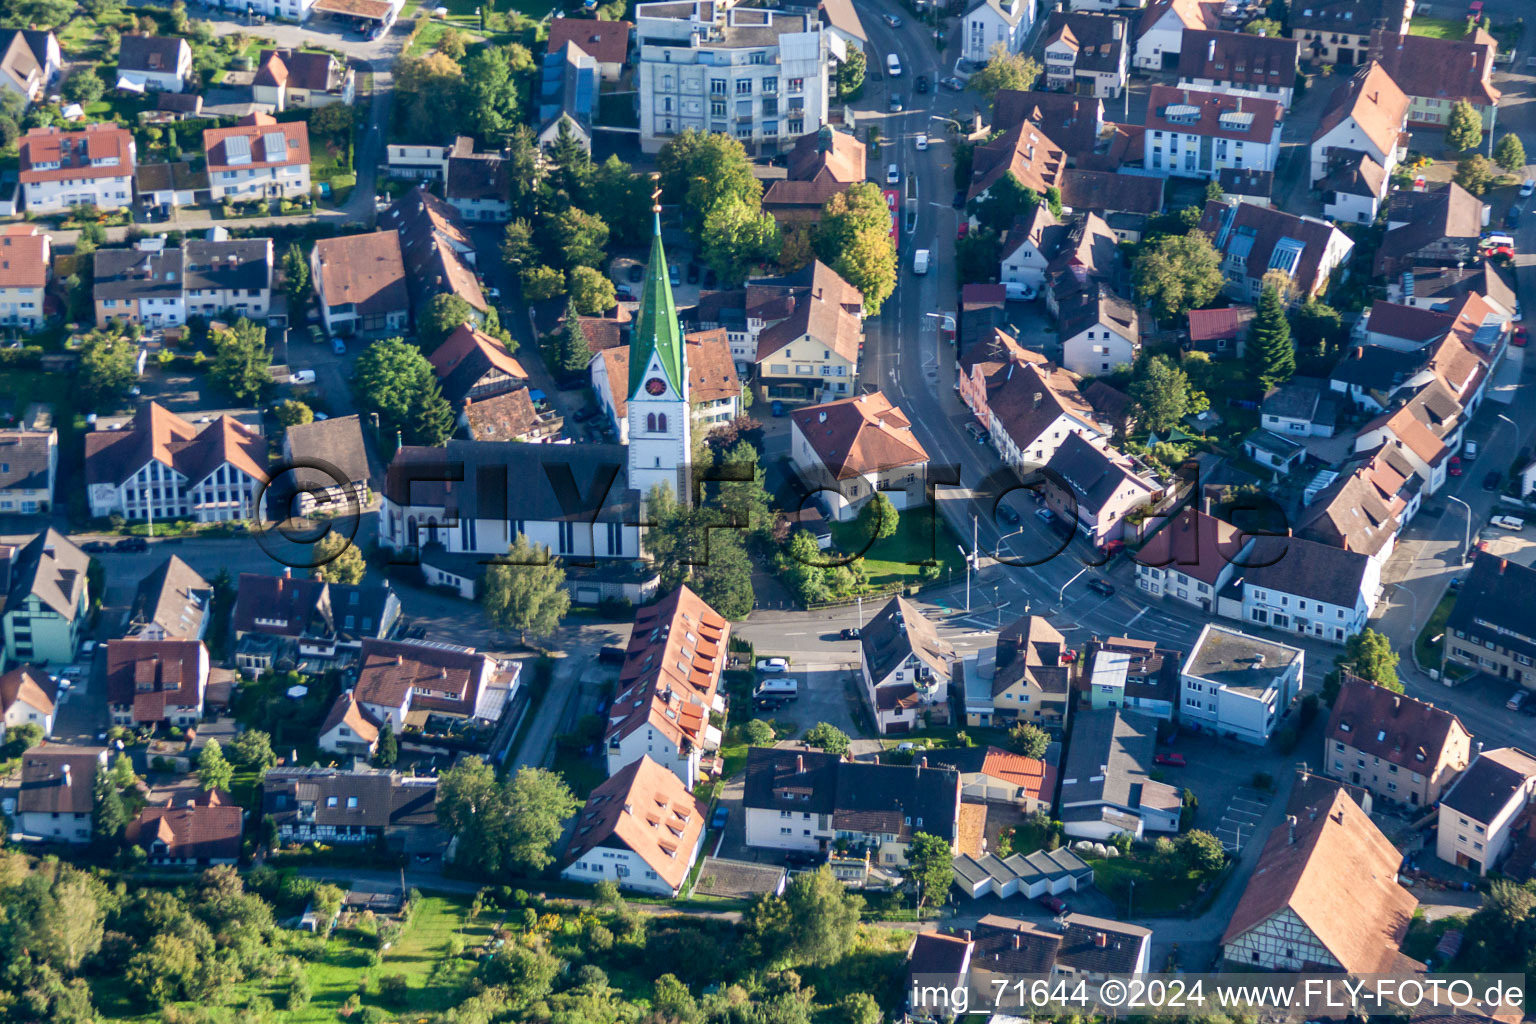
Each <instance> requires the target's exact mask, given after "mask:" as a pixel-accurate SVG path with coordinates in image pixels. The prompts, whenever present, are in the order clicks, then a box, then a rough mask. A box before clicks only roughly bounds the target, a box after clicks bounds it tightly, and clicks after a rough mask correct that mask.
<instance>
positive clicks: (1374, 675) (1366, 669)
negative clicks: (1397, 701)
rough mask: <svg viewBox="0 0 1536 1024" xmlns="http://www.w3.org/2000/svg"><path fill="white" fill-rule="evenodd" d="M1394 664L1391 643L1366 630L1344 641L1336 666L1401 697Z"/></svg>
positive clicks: (1393, 652) (1400, 685)
mask: <svg viewBox="0 0 1536 1024" xmlns="http://www.w3.org/2000/svg"><path fill="white" fill-rule="evenodd" d="M1397 660H1398V654H1397V652H1396V651H1394V650H1393V649H1392V642H1391V641H1390V640H1388V639H1387V638H1386V637H1385V636H1382V635H1381V634H1380V633H1378V632H1376V630H1374V629H1372V628H1370V627H1369V626H1367V627H1366V628H1365V629H1364V630H1362V631H1361V632H1359V633H1355V634H1354V635H1353V636H1351V637H1350V638H1349V639H1347V640H1345V641H1344V654H1343V656H1342V657H1340V658H1339V660H1338V662H1337V664H1338V666H1339V667H1340V668H1342V669H1344V670H1345V671H1347V672H1350V673H1352V674H1354V675H1357V676H1359V677H1360V678H1361V679H1365V680H1368V681H1370V682H1372V683H1375V684H1376V685H1377V686H1380V687H1383V688H1384V689H1388V690H1391V691H1392V692H1393V693H1402V692H1403V684H1402V683H1401V682H1399V681H1398V678H1397Z"/></svg>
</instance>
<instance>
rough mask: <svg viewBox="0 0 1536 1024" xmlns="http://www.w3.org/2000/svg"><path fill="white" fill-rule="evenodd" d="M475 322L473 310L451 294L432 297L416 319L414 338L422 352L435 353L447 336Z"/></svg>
mask: <svg viewBox="0 0 1536 1024" xmlns="http://www.w3.org/2000/svg"><path fill="white" fill-rule="evenodd" d="M474 320H475V308H474V307H473V306H471V305H470V304H469V303H468V302H466V301H464V300H463V299H461V298H459V297H458V296H457V295H455V294H453V293H452V292H444V293H443V294H441V295H434V296H432V298H431V299H430V300H428V302H427V308H426V309H425V310H423V311H422V312H421V313H420V314H418V315H417V317H416V337H417V338H418V339H420V341H421V350H422V351H423V352H432V351H435V350H436V348H437V346H439V345H441V344H442V343H443V342H444V341H446V340H447V338H448V335H450V334H452V333H453V332H454V331H456V330H458V329H459V328H460V327H462V326H464V325H465V324H466V323H473V322H474Z"/></svg>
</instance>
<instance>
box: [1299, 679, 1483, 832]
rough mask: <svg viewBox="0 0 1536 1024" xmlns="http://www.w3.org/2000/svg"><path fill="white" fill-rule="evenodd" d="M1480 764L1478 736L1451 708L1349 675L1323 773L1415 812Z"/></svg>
mask: <svg viewBox="0 0 1536 1024" xmlns="http://www.w3.org/2000/svg"><path fill="white" fill-rule="evenodd" d="M1471 761H1472V734H1471V733H1470V732H1468V731H1467V727H1466V726H1465V725H1463V724H1462V723H1461V719H1459V718H1457V717H1456V716H1455V715H1454V714H1452V713H1451V712H1449V711H1446V710H1445V709H1443V708H1437V707H1435V706H1434V705H1433V704H1429V703H1426V702H1425V701H1421V700H1414V699H1413V698H1412V697H1408V696H1405V695H1403V694H1401V693H1393V692H1392V691H1391V690H1388V689H1386V688H1385V687H1382V686H1377V685H1376V684H1375V683H1373V682H1371V681H1370V680H1368V679H1361V678H1360V677H1358V676H1355V675H1351V674H1350V673H1348V672H1345V673H1343V674H1342V677H1341V679H1340V681H1339V695H1338V696H1337V697H1336V698H1334V701H1333V714H1332V715H1330V716H1329V718H1328V729H1327V731H1326V732H1325V733H1324V734H1323V774H1325V775H1328V776H1330V777H1332V778H1335V779H1338V780H1339V781H1341V782H1345V783H1348V784H1349V785H1351V786H1363V787H1364V788H1366V789H1368V790H1370V791H1371V793H1372V794H1374V795H1375V796H1377V797H1380V798H1381V799H1384V800H1387V801H1390V802H1391V803H1396V804H1405V805H1407V806H1409V807H1432V806H1434V805H1435V804H1436V803H1438V802H1439V800H1440V795H1441V794H1442V793H1443V792H1444V791H1445V789H1446V787H1447V786H1449V785H1450V784H1451V782H1452V780H1453V779H1455V778H1457V776H1459V775H1460V774H1461V773H1462V772H1463V771H1464V770H1465V769H1466V767H1467V765H1468V764H1469V763H1471Z"/></svg>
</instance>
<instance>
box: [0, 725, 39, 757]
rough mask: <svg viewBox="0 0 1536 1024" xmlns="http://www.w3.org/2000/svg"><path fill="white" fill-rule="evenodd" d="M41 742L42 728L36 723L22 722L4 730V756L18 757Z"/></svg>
mask: <svg viewBox="0 0 1536 1024" xmlns="http://www.w3.org/2000/svg"><path fill="white" fill-rule="evenodd" d="M41 742H43V727H42V726H40V725H38V724H37V723H36V722H23V723H21V724H20V725H13V726H11V727H10V728H9V729H7V730H5V746H4V748H3V749H4V751H5V756H6V757H7V758H12V757H20V756H21V755H22V754H25V753H26V752H27V751H29V750H31V749H32V748H33V747H35V746H37V745H38V744H39V743H41Z"/></svg>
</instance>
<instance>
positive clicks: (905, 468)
mask: <svg viewBox="0 0 1536 1024" xmlns="http://www.w3.org/2000/svg"><path fill="white" fill-rule="evenodd" d="M791 424H792V433H793V436H792V437H791V440H790V457H791V458H792V459H794V462H795V468H796V470H797V471H798V472H799V474H800V476H801V478H802V479H804V480H805V481H806V482H807V484H808V485H809V486H811V487H813V488H822V489H824V490H825V491H827V492H831V493H834V494H836V496H837V499H836V501H837V504H838V508H836V509H835V510H833V514H834V516H835V517H836V518H838V519H851V518H852V517H853V516H855V515H856V514H857V513H858V511H859V509H860V508H862V507H863V505H864V503H865V502H867V501H868V500H869V498H870V497H871V496H873V494H874V493H875V492H876V491H884V492H885V493H886V496H887V497H888V498H890V499H891V501H892V503H893V504H894V505H895V506H896V508H897V509H898V510H900V509H902V508H906V507H908V504H909V502H910V503H911V505H914V506H915V505H918V504H921V503H923V502H924V501H926V497H925V496H923V490H922V489H923V487H924V486H925V482H926V480H927V468H928V452H927V450H926V449H925V448H923V446H922V444H921V442H919V441H918V440H917V435H915V434H914V433H913V432H912V423H911V421H910V420H909V419H907V417H906V415H905V414H904V413H903V412H902V411H901V410H900V409H899V408H897V407H896V406H894V405H892V404H891V401H890V399H888V398H886V397H885V396H884V395H883V394H881V393H880V392H878V391H877V392H874V393H873V394H868V395H860V396H859V397H857V398H845V399H842V400H841V401H837V402H828V403H826V404H825V405H813V406H807V407H805V408H802V409H796V410H795V411H794V413H793V414H791ZM827 500H828V501H832V500H833V499H832V498H831V497H830V495H827Z"/></svg>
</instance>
